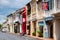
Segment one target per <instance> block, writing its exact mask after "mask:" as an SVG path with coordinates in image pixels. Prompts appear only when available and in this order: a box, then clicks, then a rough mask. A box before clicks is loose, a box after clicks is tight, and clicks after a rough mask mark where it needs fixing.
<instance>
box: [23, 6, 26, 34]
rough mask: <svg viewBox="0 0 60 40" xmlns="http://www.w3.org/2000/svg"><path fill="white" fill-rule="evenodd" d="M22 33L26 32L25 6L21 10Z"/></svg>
mask: <svg viewBox="0 0 60 40" xmlns="http://www.w3.org/2000/svg"><path fill="white" fill-rule="evenodd" d="M22 33H24V34H25V33H26V7H24V11H23V12H22Z"/></svg>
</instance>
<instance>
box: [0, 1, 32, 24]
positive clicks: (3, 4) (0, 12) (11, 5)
mask: <svg viewBox="0 0 60 40" xmlns="http://www.w3.org/2000/svg"><path fill="white" fill-rule="evenodd" d="M29 1H31V0H0V23H1V22H3V20H5V17H6V16H7V15H9V14H10V13H12V12H13V11H15V10H17V9H20V8H22V7H23V6H25V5H26V4H27V3H28V2H29Z"/></svg>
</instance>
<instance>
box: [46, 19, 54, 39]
mask: <svg viewBox="0 0 60 40" xmlns="http://www.w3.org/2000/svg"><path fill="white" fill-rule="evenodd" d="M46 23H47V26H48V34H49V38H53V22H52V20H49V21H46Z"/></svg>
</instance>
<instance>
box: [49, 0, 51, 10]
mask: <svg viewBox="0 0 60 40" xmlns="http://www.w3.org/2000/svg"><path fill="white" fill-rule="evenodd" d="M48 4H49V10H50V9H52V0H49V2H48Z"/></svg>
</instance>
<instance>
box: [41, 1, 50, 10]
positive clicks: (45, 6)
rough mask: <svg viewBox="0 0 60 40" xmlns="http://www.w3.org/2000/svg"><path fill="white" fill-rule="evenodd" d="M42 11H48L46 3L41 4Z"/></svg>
mask: <svg viewBox="0 0 60 40" xmlns="http://www.w3.org/2000/svg"><path fill="white" fill-rule="evenodd" d="M42 9H43V10H48V9H49V6H48V2H42Z"/></svg>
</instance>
